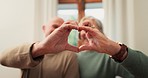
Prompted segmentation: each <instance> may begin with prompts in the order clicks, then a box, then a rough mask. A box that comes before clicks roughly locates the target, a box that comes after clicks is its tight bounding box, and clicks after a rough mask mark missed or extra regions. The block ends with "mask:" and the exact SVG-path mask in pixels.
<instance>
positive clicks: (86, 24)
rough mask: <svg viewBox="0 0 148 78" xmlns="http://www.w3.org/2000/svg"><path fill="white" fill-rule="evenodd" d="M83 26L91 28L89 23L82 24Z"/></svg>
mask: <svg viewBox="0 0 148 78" xmlns="http://www.w3.org/2000/svg"><path fill="white" fill-rule="evenodd" d="M83 26H88V27H91V23H90V22H84V23H83Z"/></svg>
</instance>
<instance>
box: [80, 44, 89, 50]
mask: <svg viewBox="0 0 148 78" xmlns="http://www.w3.org/2000/svg"><path fill="white" fill-rule="evenodd" d="M83 50H91V47H90V46H88V45H81V46H80V47H79V51H83Z"/></svg>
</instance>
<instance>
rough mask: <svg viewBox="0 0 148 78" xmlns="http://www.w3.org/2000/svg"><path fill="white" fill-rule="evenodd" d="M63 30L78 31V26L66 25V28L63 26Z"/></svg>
mask: <svg viewBox="0 0 148 78" xmlns="http://www.w3.org/2000/svg"><path fill="white" fill-rule="evenodd" d="M64 29H68V30H69V29H76V30H78V25H72V24H67V25H66V26H64Z"/></svg>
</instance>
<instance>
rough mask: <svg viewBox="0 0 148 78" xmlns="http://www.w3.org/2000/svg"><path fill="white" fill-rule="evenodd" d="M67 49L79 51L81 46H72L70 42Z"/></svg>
mask: <svg viewBox="0 0 148 78" xmlns="http://www.w3.org/2000/svg"><path fill="white" fill-rule="evenodd" d="M66 50H69V51H74V52H78V51H79V48H78V47H76V46H72V45H70V44H68V45H67V46H66Z"/></svg>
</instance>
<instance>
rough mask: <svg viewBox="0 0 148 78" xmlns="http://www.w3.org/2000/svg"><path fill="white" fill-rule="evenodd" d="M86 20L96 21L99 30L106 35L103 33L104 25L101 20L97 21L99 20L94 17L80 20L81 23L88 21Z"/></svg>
mask: <svg viewBox="0 0 148 78" xmlns="http://www.w3.org/2000/svg"><path fill="white" fill-rule="evenodd" d="M86 19H92V20H94V21H95V23H96V26H98V27H97V29H98V30H99V31H100V32H101V33H103V34H104V32H103V24H102V22H101V21H100V20H99V19H97V18H95V17H93V16H85V17H83V18H82V19H81V20H80V23H81V22H83V21H84V20H86Z"/></svg>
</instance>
